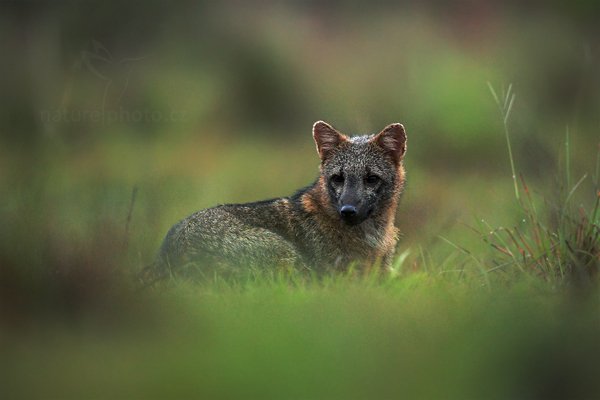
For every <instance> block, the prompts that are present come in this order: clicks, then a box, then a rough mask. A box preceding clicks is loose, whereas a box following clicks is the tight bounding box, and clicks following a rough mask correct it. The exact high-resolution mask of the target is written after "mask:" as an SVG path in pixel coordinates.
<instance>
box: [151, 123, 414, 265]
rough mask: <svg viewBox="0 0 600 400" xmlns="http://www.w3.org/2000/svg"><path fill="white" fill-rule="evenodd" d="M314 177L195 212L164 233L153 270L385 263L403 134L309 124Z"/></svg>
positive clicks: (391, 246) (392, 236) (397, 129)
mask: <svg viewBox="0 0 600 400" xmlns="http://www.w3.org/2000/svg"><path fill="white" fill-rule="evenodd" d="M313 138H314V141H315V144H316V147H317V152H318V154H319V157H320V160H321V164H320V175H319V176H318V178H317V179H316V181H315V182H314V183H313V184H312V185H310V186H308V187H305V188H303V189H300V190H299V191H297V192H296V193H295V194H293V195H292V196H289V197H281V198H276V199H271V200H265V201H259V202H255V203H246V204H224V205H219V206H216V207H213V208H208V209H205V210H201V211H198V212H196V213H194V214H192V215H190V216H188V217H187V218H185V219H183V220H182V221H180V222H179V223H177V224H175V225H174V226H173V227H172V228H171V229H170V230H169V232H168V233H167V235H166V237H165V239H164V241H163V244H162V246H161V248H160V252H159V255H158V257H157V259H156V262H155V263H154V266H153V271H154V274H155V275H156V274H158V275H159V276H161V275H162V276H165V275H166V274H169V273H175V274H179V273H181V274H184V275H189V274H192V275H196V276H197V275H204V274H213V273H214V272H215V271H217V272H218V271H234V270H241V269H244V268H247V267H258V268H266V267H273V266H293V267H296V268H301V269H309V270H311V271H316V272H323V271H330V270H342V269H344V268H346V267H347V266H348V265H349V264H351V263H357V265H360V266H364V267H369V266H373V265H381V266H383V267H384V268H385V267H388V266H389V265H390V263H391V259H392V256H393V254H394V250H395V247H396V242H397V236H398V231H397V229H396V227H395V225H394V219H395V215H396V209H397V206H398V202H399V198H400V195H401V193H402V190H403V188H404V182H405V171H404V165H403V159H404V154H405V152H406V133H405V130H404V127H403V126H402V125H401V124H399V123H395V124H391V125H388V126H387V127H385V128H384V129H383V130H382V131H381V132H379V133H378V134H376V135H364V136H356V137H348V136H346V135H344V134H342V133H340V132H339V131H337V130H336V129H335V128H333V127H332V126H331V125H329V124H327V123H325V122H323V121H317V122H315V124H314V125H313Z"/></svg>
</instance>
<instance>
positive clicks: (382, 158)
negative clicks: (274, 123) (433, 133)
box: [313, 121, 406, 225]
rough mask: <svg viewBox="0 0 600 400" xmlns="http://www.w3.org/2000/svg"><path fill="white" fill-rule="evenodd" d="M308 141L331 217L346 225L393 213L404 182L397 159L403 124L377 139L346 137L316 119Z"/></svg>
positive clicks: (401, 155) (403, 139) (400, 156)
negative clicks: (312, 143)
mask: <svg viewBox="0 0 600 400" xmlns="http://www.w3.org/2000/svg"><path fill="white" fill-rule="evenodd" d="M313 138H314V140H315V143H316V145H317V152H318V153H319V157H320V158H321V178H320V180H319V183H320V185H321V186H322V187H321V189H322V193H323V195H324V196H326V197H327V200H328V201H327V203H328V204H329V209H330V211H331V214H332V215H335V217H336V218H340V219H341V220H342V221H343V222H344V223H346V224H348V225H358V224H360V223H362V222H364V221H365V220H366V219H367V218H369V217H375V216H377V215H378V214H379V215H380V214H382V213H386V212H389V210H390V209H392V210H394V211H395V207H392V206H395V205H396V204H397V199H398V196H399V195H400V192H401V191H402V187H403V184H404V167H403V163H402V160H403V158H404V153H405V152H406V133H405V131H404V127H403V126H402V124H398V123H395V124H391V125H388V126H386V127H385V128H384V129H383V130H382V131H381V132H379V133H378V134H376V135H365V136H356V137H348V136H346V135H344V134H342V133H340V132H338V131H337V130H336V129H335V128H333V127H332V126H331V125H329V124H327V123H326V122H323V121H317V122H315V124H314V125H313Z"/></svg>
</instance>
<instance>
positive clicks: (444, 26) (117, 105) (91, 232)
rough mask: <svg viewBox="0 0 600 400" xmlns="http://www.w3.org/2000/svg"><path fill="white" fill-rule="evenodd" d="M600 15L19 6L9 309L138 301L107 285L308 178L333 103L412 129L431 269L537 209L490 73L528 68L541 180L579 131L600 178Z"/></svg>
mask: <svg viewBox="0 0 600 400" xmlns="http://www.w3.org/2000/svg"><path fill="white" fill-rule="evenodd" d="M599 20H600V5H599V4H598V2H597V1H586V0H580V1H571V2H562V1H543V2H542V1H534V2H519V1H502V2H500V1H491V0H480V1H474V0H471V1H468V0H464V1H458V2H450V3H449V2H446V1H438V0H425V1H419V2H407V1H400V2H360V1H330V2H327V3H324V2H318V1H308V0H307V1H230V2H213V1H180V2H165V1H160V0H146V1H144V2H137V1H134V2H114V1H96V0H87V1H79V2H77V1H56V2H50V1H6V0H4V1H2V2H0V49H1V54H2V55H1V61H0V88H1V89H0V121H1V122H2V123H1V125H0V193H1V198H2V201H1V202H0V265H1V267H0V268H1V269H2V271H1V272H0V299H2V303H3V306H2V307H1V308H2V309H1V311H2V314H3V315H4V316H3V317H2V318H3V321H5V322H6V321H10V324H11V325H12V326H19V324H25V325H26V326H29V325H27V324H30V323H31V320H30V319H28V318H29V317H28V316H30V315H42V316H47V315H48V314H52V313H54V312H56V310H60V311H59V313H60V315H68V316H81V315H82V314H86V313H88V312H90V311H89V310H90V309H93V310H105V309H106V308H107V307H108V306H107V304H113V303H112V302H114V304H116V305H117V306H116V307H117V308H120V309H122V306H123V304H124V303H122V302H120V300H119V299H120V298H119V297H118V296H113V295H112V293H113V292H110V293H111V296H104V297H102V296H98V293H106V291H109V290H113V289H114V286H115V282H114V280H113V279H112V276H113V275H112V274H113V272H114V271H121V272H122V271H127V272H128V273H133V272H135V271H137V270H139V269H140V268H142V267H143V266H144V265H147V264H148V263H150V262H151V261H152V259H153V257H154V255H155V253H156V251H157V249H158V246H159V245H160V242H161V240H162V238H163V237H164V234H165V233H166V231H167V230H168V228H169V227H170V226H171V225H172V224H174V223H175V222H177V221H178V220H179V219H181V218H183V217H185V216H186V215H188V214H190V213H192V212H193V211H196V210H198V209H201V208H205V207H209V206H212V205H215V204H218V203H233V202H247V201H254V200H259V199H266V198H270V197H278V196H283V195H289V194H291V193H293V192H294V191H295V190H296V189H298V188H300V187H303V186H306V185H308V184H309V183H311V182H312V180H313V179H314V178H315V177H316V175H317V173H318V157H317V154H316V151H315V148H314V144H313V142H312V137H311V127H312V124H313V122H314V121H316V120H319V119H322V120H325V121H327V122H329V123H331V124H332V125H334V126H335V127H336V128H338V129H339V130H341V131H342V132H344V133H347V134H364V133H375V132H378V131H379V130H380V129H381V128H383V127H384V126H385V125H387V124H389V123H391V122H401V123H403V124H404V126H405V127H406V129H407V133H408V152H407V155H406V167H407V171H408V184H407V188H406V193H405V195H404V197H403V202H402V205H401V207H400V209H399V211H398V215H397V225H398V226H399V227H400V229H401V231H402V238H401V241H400V245H399V246H400V250H401V251H403V250H405V249H409V250H411V253H410V254H411V255H410V265H411V268H412V270H414V271H417V272H418V271H423V270H427V269H428V268H438V267H432V266H435V265H439V262H438V263H436V260H441V259H443V260H447V258H446V257H447V255H448V254H449V253H451V252H453V251H455V249H454V248H452V246H449V245H448V243H446V242H444V241H441V240H440V239H439V236H440V235H442V236H444V237H447V238H451V239H452V240H453V241H454V242H456V243H458V244H460V245H461V246H466V247H467V248H469V249H471V250H470V251H478V249H480V248H482V247H483V245H482V243H481V241H480V238H478V237H477V235H474V234H473V233H472V232H471V231H470V230H469V229H468V228H467V227H465V225H469V224H471V223H472V222H473V221H474V220H481V219H485V220H486V221H488V222H489V223H490V224H492V225H498V224H504V225H511V224H514V223H516V221H518V218H520V217H519V214H518V212H517V207H516V205H515V202H514V193H513V190H512V184H513V183H512V180H511V170H510V164H509V158H508V152H507V149H506V138H505V133H504V127H503V122H502V116H501V113H500V111H499V109H498V106H497V104H496V103H495V101H494V98H493V96H492V94H491V93H490V90H489V87H488V83H489V84H490V85H491V86H492V87H493V88H494V89H495V90H496V92H497V93H498V95H500V94H501V93H502V92H505V91H506V90H507V88H508V86H509V84H512V91H513V92H514V93H515V94H516V98H515V102H514V104H513V107H512V109H511V114H510V118H509V119H508V128H509V132H510V137H511V140H512V145H513V151H514V158H515V164H516V169H517V172H518V173H522V174H523V175H524V176H525V177H526V178H527V180H528V183H529V184H530V186H531V187H532V188H534V191H543V192H545V193H546V192H547V193H554V192H555V191H556V189H557V188H558V186H559V184H558V183H557V182H558V179H557V176H558V175H559V174H561V172H560V171H561V166H564V148H565V138H566V134H567V131H568V133H569V137H570V142H569V148H570V149H569V151H570V157H571V165H572V167H571V168H572V171H573V172H572V173H573V177H574V178H573V179H578V178H579V177H581V176H582V175H583V174H584V173H589V174H590V175H592V174H593V173H594V168H595V159H596V158H595V157H596V154H597V152H598V142H599V138H600V135H599V134H598V133H599V129H600V74H599V72H598V71H599V67H600V24H598V21H599ZM581 190H582V192H583V194H584V195H585V196H584V199H583V200H581V201H583V202H586V201H588V200H589V199H592V200H593V198H594V196H593V190H594V188H593V185H592V184H591V180H590V179H588V180H587V181H585V182H584V184H583V185H582V186H581ZM586 196H587V197H586ZM586 199H588V200H586ZM424 251H425V252H426V253H427V254H429V255H430V256H429V257H430V258H428V257H423V252H424ZM438 254H439V256H438ZM436 257H439V258H436ZM428 259H429V260H430V261H431V262H430V263H427V262H426V260H428ZM439 268H442V267H441V266H440V267H439ZM32 271H33V272H34V273H32ZM64 277H67V278H64ZM117 286H118V285H117ZM25 293H26V294H25ZM41 299H42V300H41ZM114 304H113V305H114ZM90 307H91V308H90ZM107 309H111V308H110V307H108V308H107ZM99 312H100V313H102V312H104V311H99ZM111 315H112V314H111ZM111 318H112V317H111ZM94 351H95V350H94ZM94 354H95V353H94Z"/></svg>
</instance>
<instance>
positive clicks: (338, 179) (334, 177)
mask: <svg viewBox="0 0 600 400" xmlns="http://www.w3.org/2000/svg"><path fill="white" fill-rule="evenodd" d="M331 181H332V182H333V183H344V177H343V176H342V175H340V174H335V175H332V176H331Z"/></svg>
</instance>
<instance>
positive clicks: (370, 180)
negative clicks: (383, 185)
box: [365, 175, 379, 185]
mask: <svg viewBox="0 0 600 400" xmlns="http://www.w3.org/2000/svg"><path fill="white" fill-rule="evenodd" d="M365 182H367V183H368V184H370V185H374V184H376V183H377V182H379V177H378V176H377V175H368V176H367V178H366V179H365Z"/></svg>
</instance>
